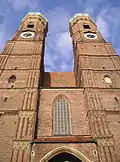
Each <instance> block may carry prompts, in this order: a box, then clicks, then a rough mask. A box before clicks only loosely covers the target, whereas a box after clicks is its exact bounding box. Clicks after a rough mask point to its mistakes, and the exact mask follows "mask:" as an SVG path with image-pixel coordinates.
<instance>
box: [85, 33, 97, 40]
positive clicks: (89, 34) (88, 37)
mask: <svg viewBox="0 0 120 162" xmlns="http://www.w3.org/2000/svg"><path fill="white" fill-rule="evenodd" d="M84 36H85V37H86V38H87V39H97V35H96V34H94V33H85V34H84Z"/></svg>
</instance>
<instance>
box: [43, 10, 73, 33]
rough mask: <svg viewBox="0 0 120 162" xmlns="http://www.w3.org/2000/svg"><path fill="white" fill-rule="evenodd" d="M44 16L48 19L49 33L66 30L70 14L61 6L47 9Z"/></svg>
mask: <svg viewBox="0 0 120 162" xmlns="http://www.w3.org/2000/svg"><path fill="white" fill-rule="evenodd" d="M46 16H47V18H48V20H49V32H50V33H51V34H52V33H57V32H63V31H68V28H69V20H70V17H71V16H70V13H69V12H68V11H67V10H65V9H64V8H63V7H56V8H54V9H53V10H51V11H48V13H47V14H46Z"/></svg>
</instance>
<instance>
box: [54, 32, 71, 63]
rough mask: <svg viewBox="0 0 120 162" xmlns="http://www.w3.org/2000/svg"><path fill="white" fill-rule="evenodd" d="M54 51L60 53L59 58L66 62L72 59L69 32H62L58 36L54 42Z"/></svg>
mask: <svg viewBox="0 0 120 162" xmlns="http://www.w3.org/2000/svg"><path fill="white" fill-rule="evenodd" d="M55 47H56V51H58V52H60V54H61V57H63V58H64V59H65V60H66V61H69V60H71V58H72V55H73V53H72V40H71V38H70V36H69V32H63V33H61V34H59V35H58V37H57V40H56V46H55Z"/></svg>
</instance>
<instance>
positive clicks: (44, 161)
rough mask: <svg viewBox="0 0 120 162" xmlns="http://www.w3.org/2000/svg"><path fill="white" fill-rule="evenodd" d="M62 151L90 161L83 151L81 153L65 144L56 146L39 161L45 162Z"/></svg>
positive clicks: (87, 161) (84, 160) (84, 161)
mask: <svg viewBox="0 0 120 162" xmlns="http://www.w3.org/2000/svg"><path fill="white" fill-rule="evenodd" d="M62 152H67V153H69V154H72V155H74V156H76V157H77V158H78V159H80V160H82V161H83V162H91V161H90V160H89V159H88V158H87V157H86V156H85V155H84V154H83V153H81V152H79V151H77V150H75V149H73V148H70V147H67V146H62V147H58V148H56V149H54V150H52V151H50V152H49V153H48V154H46V155H45V156H44V157H43V158H42V159H41V160H40V161H39V162H47V161H48V160H50V159H51V158H52V157H54V156H55V155H57V154H60V153H62Z"/></svg>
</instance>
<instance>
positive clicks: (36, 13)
mask: <svg viewBox="0 0 120 162" xmlns="http://www.w3.org/2000/svg"><path fill="white" fill-rule="evenodd" d="M28 15H36V16H40V17H42V18H43V20H44V21H46V22H48V20H47V18H46V17H45V16H44V15H43V14H42V13H40V12H28V14H27V15H26V16H25V17H24V18H23V19H22V21H23V20H24V19H25V18H26V17H27V16H28Z"/></svg>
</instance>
